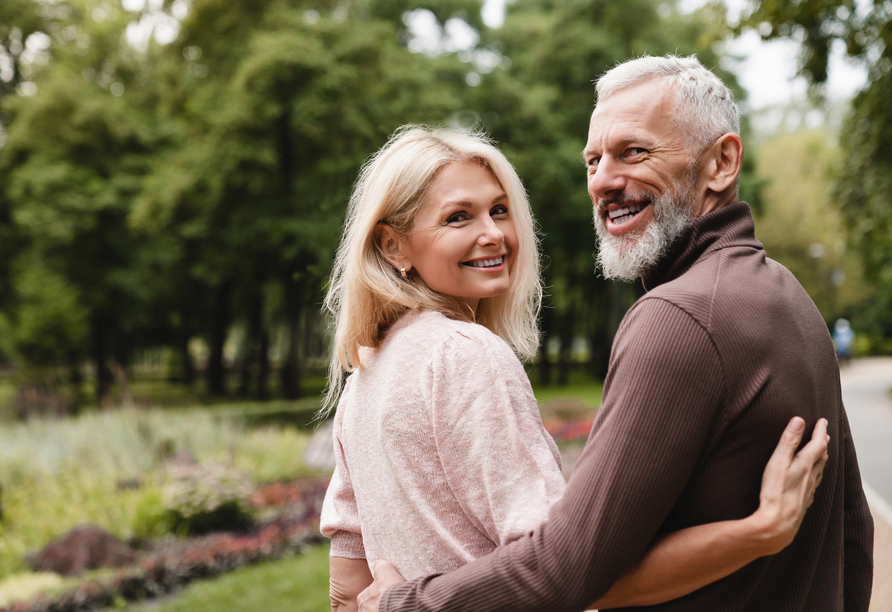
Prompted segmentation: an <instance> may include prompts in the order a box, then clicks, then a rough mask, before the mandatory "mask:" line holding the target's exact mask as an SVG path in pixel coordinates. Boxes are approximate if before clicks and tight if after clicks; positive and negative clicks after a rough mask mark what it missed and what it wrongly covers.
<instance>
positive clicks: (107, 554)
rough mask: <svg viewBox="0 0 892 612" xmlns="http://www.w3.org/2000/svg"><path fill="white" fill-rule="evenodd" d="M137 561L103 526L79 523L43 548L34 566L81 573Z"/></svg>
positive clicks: (43, 569)
mask: <svg viewBox="0 0 892 612" xmlns="http://www.w3.org/2000/svg"><path fill="white" fill-rule="evenodd" d="M135 561H136V554H135V553H134V552H133V551H132V550H131V549H130V548H128V547H127V546H125V545H124V544H122V543H121V542H120V541H118V539H117V538H116V537H115V536H113V535H112V534H110V533H109V532H107V531H106V530H105V529H103V528H102V527H98V526H96V525H78V526H77V527H75V528H73V529H72V530H71V531H69V532H68V533H66V534H64V535H62V536H60V537H58V538H56V539H55V540H53V541H52V542H50V543H49V544H47V545H46V546H45V547H44V549H43V550H42V551H40V555H38V557H37V561H36V562H35V563H34V570H35V571H42V572H55V573H57V574H61V575H63V576H78V575H80V574H82V573H84V571H85V570H89V569H97V568H100V567H124V566H126V565H131V564H132V563H134V562H135Z"/></svg>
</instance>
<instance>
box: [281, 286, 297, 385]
mask: <svg viewBox="0 0 892 612" xmlns="http://www.w3.org/2000/svg"><path fill="white" fill-rule="evenodd" d="M299 297H300V287H299V285H298V283H297V281H295V280H294V279H293V278H287V279H286V280H285V319H286V321H287V324H288V353H287V355H286V356H285V363H283V364H282V369H281V371H280V372H279V375H280V377H281V382H282V393H283V394H284V396H285V399H297V398H299V397H300V396H301V388H300V347H299V342H300V320H301V315H302V314H303V310H302V308H301V304H300V299H299Z"/></svg>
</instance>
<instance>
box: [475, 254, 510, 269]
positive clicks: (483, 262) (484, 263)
mask: <svg viewBox="0 0 892 612" xmlns="http://www.w3.org/2000/svg"><path fill="white" fill-rule="evenodd" d="M504 259H505V257H504V256H502V257H496V258H495V259H480V260H478V261H469V262H466V263H465V265H466V266H471V267H472V268H494V267H496V266H500V265H502V261H503V260H504Z"/></svg>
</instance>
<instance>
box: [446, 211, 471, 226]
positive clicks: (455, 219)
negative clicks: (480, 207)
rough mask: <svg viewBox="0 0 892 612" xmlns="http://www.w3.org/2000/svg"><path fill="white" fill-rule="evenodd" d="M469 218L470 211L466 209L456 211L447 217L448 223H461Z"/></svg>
mask: <svg viewBox="0 0 892 612" xmlns="http://www.w3.org/2000/svg"><path fill="white" fill-rule="evenodd" d="M467 220H468V213H466V212H464V211H459V212H454V213H452V214H451V215H449V216H448V217H446V223H459V222H461V221H467Z"/></svg>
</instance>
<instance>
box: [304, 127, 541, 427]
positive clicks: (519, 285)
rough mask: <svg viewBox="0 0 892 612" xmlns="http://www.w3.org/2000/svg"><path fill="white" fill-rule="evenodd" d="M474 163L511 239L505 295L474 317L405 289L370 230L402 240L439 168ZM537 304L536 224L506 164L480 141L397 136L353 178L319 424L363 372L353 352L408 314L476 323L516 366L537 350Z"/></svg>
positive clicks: (332, 299)
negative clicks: (494, 188) (500, 207)
mask: <svg viewBox="0 0 892 612" xmlns="http://www.w3.org/2000/svg"><path fill="white" fill-rule="evenodd" d="M462 162H475V163H479V164H481V165H482V166H484V167H486V168H487V169H489V170H490V172H492V174H493V176H494V177H495V178H496V180H497V181H498V182H499V184H500V185H501V187H502V189H503V190H504V191H505V194H506V195H507V196H508V202H509V212H510V215H511V218H512V220H513V221H514V226H515V229H516V231H517V241H518V249H517V250H518V252H517V253H516V256H515V257H512V258H511V259H512V264H513V265H512V268H511V286H510V288H509V289H508V291H507V292H506V293H504V294H503V295H500V296H497V297H490V298H483V299H481V300H480V304H479V306H478V309H477V312H476V313H469V312H467V309H465V310H464V311H462V309H461V307H460V306H459V304H457V303H455V302H454V301H453V300H451V299H449V298H446V297H444V296H442V295H440V294H439V293H437V292H435V291H433V290H431V289H429V288H428V287H427V285H425V284H424V282H423V281H422V280H421V278H420V277H418V276H417V275H410V276H409V278H408V279H403V278H401V277H400V274H399V272H398V271H396V269H395V268H394V267H393V264H391V263H390V262H389V261H388V260H387V259H386V258H385V256H384V254H383V253H382V252H381V249H380V246H379V244H378V241H377V240H376V236H375V234H376V227H377V226H378V224H379V223H380V222H384V223H386V224H387V225H389V226H390V227H392V228H393V229H394V230H395V231H396V232H397V233H399V234H403V235H405V234H408V232H409V231H411V229H412V227H413V223H414V220H415V216H416V215H417V213H418V211H419V210H420V209H421V207H422V205H423V204H424V202H425V195H426V192H427V190H428V187H429V186H430V184H431V183H432V182H433V180H434V178H435V177H436V176H437V174H438V173H439V172H440V171H441V170H442V169H443V168H445V167H446V166H450V165H452V164H456V163H462ZM541 301H542V284H541V280H540V276H539V250H538V239H537V235H536V228H535V222H534V221H533V215H532V212H531V211H530V204H529V201H528V200H527V196H526V191H525V190H524V187H523V184H522V183H521V181H520V178H519V177H518V176H517V172H516V171H515V170H514V167H513V166H512V165H511V163H510V162H509V161H508V160H507V159H506V158H505V156H504V155H503V154H502V153H501V151H499V150H498V149H497V148H496V147H495V146H494V145H493V144H492V142H491V141H490V140H489V139H488V138H487V137H486V136H484V135H482V134H477V133H468V132H459V131H456V130H449V129H435V128H431V127H427V126H404V127H402V128H400V129H399V130H397V132H396V133H395V134H394V135H393V137H392V138H391V139H390V141H389V142H388V143H387V144H386V145H384V147H383V148H381V150H380V151H378V152H377V153H376V154H375V155H374V156H372V157H371V158H370V159H369V160H368V161H367V162H366V164H365V165H364V166H363V168H362V170H361V171H360V173H359V179H358V180H357V183H356V187H355V189H354V190H353V195H352V196H351V197H350V203H349V206H348V209H347V219H346V221H345V224H344V234H343V237H342V239H341V244H340V246H339V247H338V252H337V255H336V256H335V260H334V266H333V269H332V273H331V277H330V279H329V289H328V295H327V296H326V298H325V308H326V310H328V312H329V313H330V320H331V325H332V327H333V331H334V348H333V354H332V359H331V364H330V366H329V379H328V389H327V392H326V394H325V401H324V404H323V408H322V410H321V412H320V414H326V413H328V412H329V411H330V410H331V409H332V407H333V406H334V405H335V403H336V402H337V399H338V397H339V395H340V391H341V383H342V379H343V374H344V372H352V371H353V370H355V369H356V368H358V367H360V366H361V358H360V352H361V350H360V349H361V348H363V347H368V348H377V347H378V346H379V345H380V344H381V341H382V340H383V338H384V335H385V334H386V333H387V330H388V329H389V328H390V326H391V325H393V323H394V322H396V321H397V319H399V318H400V317H401V316H403V315H404V314H405V313H406V312H408V311H410V310H414V309H431V310H436V311H439V312H442V313H443V314H445V315H446V316H448V317H450V318H453V319H463V320H468V321H473V322H476V323H480V324H481V325H484V326H485V327H487V328H488V329H489V330H490V331H492V332H493V333H495V334H497V335H498V336H500V337H501V338H502V339H503V340H505V342H507V343H508V345H509V346H511V348H512V349H513V350H514V352H515V353H517V355H518V356H519V357H520V358H522V359H528V358H531V357H532V356H533V355H535V353H536V350H537V349H538V346H539V329H538V324H537V319H538V315H539V308H540V304H541Z"/></svg>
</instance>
